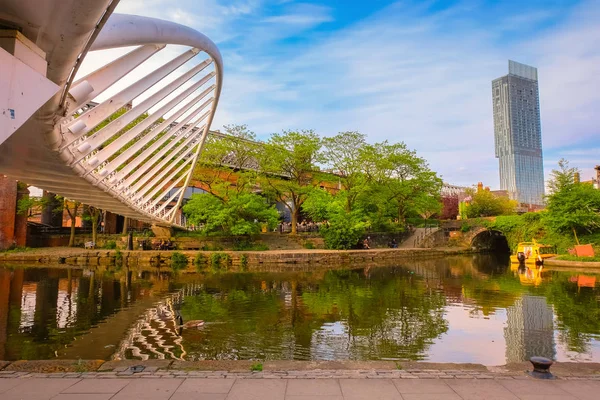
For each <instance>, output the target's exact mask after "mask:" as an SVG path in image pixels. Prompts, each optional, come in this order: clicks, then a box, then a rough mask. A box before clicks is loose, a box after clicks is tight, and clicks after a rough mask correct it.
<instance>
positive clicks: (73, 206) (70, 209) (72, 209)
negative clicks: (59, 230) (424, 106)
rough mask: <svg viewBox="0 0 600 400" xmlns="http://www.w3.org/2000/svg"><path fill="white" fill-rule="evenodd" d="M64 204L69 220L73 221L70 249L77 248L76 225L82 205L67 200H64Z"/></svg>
mask: <svg viewBox="0 0 600 400" xmlns="http://www.w3.org/2000/svg"><path fill="white" fill-rule="evenodd" d="M63 204H64V208H65V210H67V214H68V215H69V219H70V220H71V234H70V235H69V247H73V246H75V223H76V222H77V215H78V212H79V207H80V206H81V203H80V202H78V201H69V200H67V199H64V201H63ZM94 243H95V242H94Z"/></svg>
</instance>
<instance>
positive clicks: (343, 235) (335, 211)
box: [302, 190, 369, 249]
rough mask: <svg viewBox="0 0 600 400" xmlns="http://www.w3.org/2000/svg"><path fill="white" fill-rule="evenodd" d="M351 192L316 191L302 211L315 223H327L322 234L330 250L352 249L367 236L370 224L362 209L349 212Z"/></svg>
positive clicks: (322, 228) (322, 229)
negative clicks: (333, 193) (334, 193)
mask: <svg viewBox="0 0 600 400" xmlns="http://www.w3.org/2000/svg"><path fill="white" fill-rule="evenodd" d="M349 195H350V193H349V191H340V192H339V193H337V194H336V195H332V194H331V193H328V192H327V191H325V190H315V191H313V192H312V193H311V195H310V196H309V197H308V198H307V200H306V201H305V202H304V204H303V206H302V210H303V211H305V212H306V213H308V215H310V217H311V218H312V220H313V221H317V222H321V221H326V224H324V225H323V226H322V227H321V229H320V233H321V235H322V236H323V240H324V241H325V246H327V248H329V249H351V248H353V247H354V246H356V245H357V244H358V242H359V240H360V239H361V237H362V236H363V235H364V234H365V231H366V229H367V227H368V226H369V223H368V221H367V219H366V216H365V214H364V212H363V210H362V209H360V208H354V209H353V210H352V211H350V212H348V211H347V208H346V207H347V205H348V198H347V197H348V196H349Z"/></svg>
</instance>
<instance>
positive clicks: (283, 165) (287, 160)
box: [259, 130, 322, 234]
mask: <svg viewBox="0 0 600 400" xmlns="http://www.w3.org/2000/svg"><path fill="white" fill-rule="evenodd" d="M320 149H321V139H320V138H319V136H318V135H317V134H316V133H315V132H313V131H311V130H303V131H299V132H294V131H284V132H283V133H282V134H273V135H272V136H271V138H270V139H269V141H268V142H267V143H266V144H265V145H264V148H263V151H262V152H261V155H260V157H259V163H260V169H261V172H262V175H261V180H260V182H261V185H260V186H261V188H262V190H263V192H264V193H265V194H267V195H268V196H270V197H271V198H273V199H274V200H276V201H279V202H281V203H282V204H284V205H285V207H287V208H288V209H289V210H290V213H291V215H292V234H296V233H297V225H298V217H299V213H300V209H301V208H302V204H304V202H305V201H306V199H307V198H308V195H309V194H310V193H311V191H313V190H314V189H315V187H316V186H317V184H318V182H316V181H315V179H314V173H315V171H317V170H318V168H317V164H318V163H319V162H320V161H321V160H322V155H321V154H320Z"/></svg>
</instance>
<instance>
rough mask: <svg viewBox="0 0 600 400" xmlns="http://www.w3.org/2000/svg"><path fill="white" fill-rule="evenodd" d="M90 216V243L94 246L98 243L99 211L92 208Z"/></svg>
mask: <svg viewBox="0 0 600 400" xmlns="http://www.w3.org/2000/svg"><path fill="white" fill-rule="evenodd" d="M90 215H91V217H92V242H94V246H96V245H97V243H98V217H100V210H99V209H97V208H95V207H94V208H93V209H92V210H90Z"/></svg>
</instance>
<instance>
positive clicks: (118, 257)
mask: <svg viewBox="0 0 600 400" xmlns="http://www.w3.org/2000/svg"><path fill="white" fill-rule="evenodd" d="M115 267H117V268H119V269H120V268H121V267H123V253H121V250H119V249H117V251H115Z"/></svg>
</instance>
